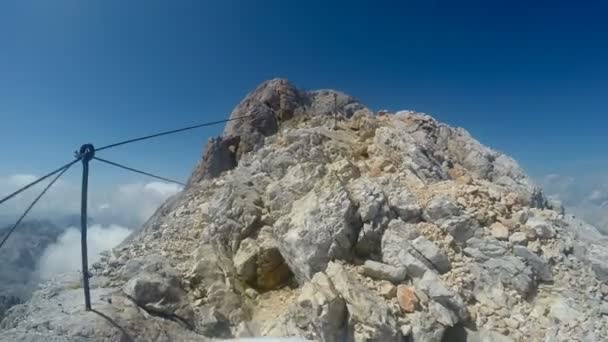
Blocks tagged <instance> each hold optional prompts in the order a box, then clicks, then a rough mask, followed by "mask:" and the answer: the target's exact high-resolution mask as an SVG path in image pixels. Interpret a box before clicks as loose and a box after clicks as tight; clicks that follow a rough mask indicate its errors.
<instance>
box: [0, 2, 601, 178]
mask: <svg viewBox="0 0 608 342" xmlns="http://www.w3.org/2000/svg"><path fill="white" fill-rule="evenodd" d="M404 3H405V4H404ZM601 3H602V2H601V1H579V2H575V1H522V2H517V1H491V2H488V1H478V2H467V1H464V2H463V1H457V2H456V1H419V2H412V1H365V2H357V1H344V2H337V1H334V2H331V3H330V2H329V1H312V0H311V1H297V2H295V1H238V2H237V1H225V0H224V1H215V4H212V3H211V1H154V0H146V1H124V0H123V1H114V0H103V1H102V0H99V1H92V0H90V1H80V0H55V1H45V0H38V1H32V0H18V1H17V0H12V1H11V0H6V1H2V2H1V3H0V119H1V120H0V157H1V158H2V163H1V164H0V175H10V174H13V173H37V174H40V173H42V172H44V171H46V170H48V169H50V168H52V167H55V166H56V165H59V164H61V163H62V162H64V161H66V160H68V159H69V158H70V157H71V153H72V151H73V150H74V149H76V148H77V147H78V146H79V145H80V144H81V143H84V142H93V143H95V144H98V145H103V144H106V143H110V142H114V141H116V140H122V139H124V138H130V137H132V136H138V135H141V134H148V133H153V132H156V131H159V130H165V129H170V128H176V127H180V126H183V125H189V124H194V123H198V122H201V121H202V122H204V121H207V120H218V119H222V118H226V117H227V116H228V115H229V113H230V111H231V109H232V108H233V107H234V106H235V105H236V104H237V103H238V101H239V100H240V99H241V98H242V97H243V96H244V95H245V94H246V93H247V92H248V91H250V90H251V89H253V88H254V87H255V86H256V85H257V84H259V83H260V82H262V81H263V80H265V79H269V78H273V77H285V78H288V79H290V80H292V81H293V82H294V83H295V84H296V85H298V86H300V87H304V88H307V89H316V88H335V89H340V90H343V91H345V92H348V93H350V94H352V95H354V96H355V97H358V98H359V99H360V100H362V101H363V102H364V103H366V104H367V105H368V106H370V107H372V108H374V109H382V108H386V109H392V110H396V109H414V110H418V111H423V112H427V113H430V114H433V115H434V116H436V117H437V118H438V119H440V120H442V121H445V122H448V123H450V124H453V125H459V126H462V127H465V128H466V129H468V130H469V131H470V132H471V133H472V134H473V135H474V136H475V137H477V138H478V139H479V140H481V141H482V142H483V143H485V144H487V145H490V146H492V147H494V148H497V149H499V150H502V151H505V152H507V153H508V154H510V155H512V156H514V157H515V158H516V159H518V160H519V161H520V162H521V163H522V164H523V165H524V166H525V167H526V168H527V169H528V170H529V171H530V172H531V173H532V174H534V175H543V174H547V173H553V172H558V173H559V172H579V171H588V170H589V169H593V170H604V171H606V170H608V157H607V151H608V149H607V147H608V143H607V142H606V137H607V136H608V134H607V131H608V115H607V114H608V67H607V63H608V19H607V17H608V8H607V7H606V5H602V4H601ZM604 3H606V2H604ZM220 130H221V127H216V128H212V129H206V130H200V131H197V132H196V133H191V134H184V135H179V136H173V137H171V138H163V139H159V140H157V141H155V142H153V143H146V144H135V145H131V146H125V147H124V148H120V149H117V150H113V151H108V153H104V154H103V156H105V157H107V158H108V159H112V160H116V161H119V162H124V163H127V164H129V165H132V166H135V167H141V168H144V169H146V170H150V171H156V172H158V173H160V174H163V175H166V176H170V177H175V178H181V179H185V178H186V177H187V176H188V174H189V172H190V170H191V168H192V166H193V165H194V164H195V162H196V160H197V159H198V158H199V156H200V154H201V149H202V146H203V143H204V141H206V139H207V138H208V137H209V136H210V135H212V134H218V133H219V132H220ZM565 170H570V171H565ZM94 172H95V177H97V179H102V180H105V181H118V180H126V179H136V178H137V176H131V175H126V174H124V173H122V172H115V171H112V170H110V169H107V168H105V167H103V168H102V167H101V166H100V167H97V168H96V169H95V171H94ZM77 176H78V175H77V172H76V173H75V174H74V173H73V175H72V177H74V178H77Z"/></svg>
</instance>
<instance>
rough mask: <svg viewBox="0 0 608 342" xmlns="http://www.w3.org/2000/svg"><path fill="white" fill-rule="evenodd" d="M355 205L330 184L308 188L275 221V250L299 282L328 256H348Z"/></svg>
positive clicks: (357, 222)
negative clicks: (279, 253) (311, 189)
mask: <svg viewBox="0 0 608 342" xmlns="http://www.w3.org/2000/svg"><path fill="white" fill-rule="evenodd" d="M361 225H362V224H361V218H360V217H359V215H358V214H357V208H356V206H355V205H354V204H353V203H352V202H351V201H350V199H349V197H348V194H347V193H346V191H344V189H342V188H341V187H339V186H336V185H334V186H333V188H329V187H324V188H320V189H316V190H315V191H312V192H310V193H309V194H308V195H306V196H305V197H304V198H302V199H301V200H299V201H297V202H296V203H295V204H294V206H293V209H292V211H291V213H290V215H288V216H286V217H283V218H281V220H279V222H277V224H276V225H275V230H276V232H277V234H278V235H279V236H280V237H279V239H278V245H279V250H280V251H281V254H282V255H283V257H284V258H285V261H286V262H287V264H288V265H289V266H290V269H291V270H292V271H293V272H294V274H295V276H296V278H297V279H298V281H300V282H305V280H307V279H311V277H312V275H313V274H314V273H316V272H319V271H324V270H325V267H326V266H327V263H328V262H329V261H330V260H332V259H345V260H348V259H350V258H351V257H352V254H351V253H352V252H351V251H352V247H353V245H354V244H355V242H356V239H357V236H358V234H359V230H360V229H361Z"/></svg>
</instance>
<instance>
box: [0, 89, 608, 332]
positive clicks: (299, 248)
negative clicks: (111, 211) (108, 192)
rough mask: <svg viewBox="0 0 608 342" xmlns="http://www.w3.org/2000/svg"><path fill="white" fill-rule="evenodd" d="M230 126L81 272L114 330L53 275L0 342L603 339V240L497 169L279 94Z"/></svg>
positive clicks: (354, 106) (402, 124)
mask: <svg viewBox="0 0 608 342" xmlns="http://www.w3.org/2000/svg"><path fill="white" fill-rule="evenodd" d="M247 115H252V116H250V117H247V118H245V119H242V120H239V121H233V122H231V123H230V124H228V125H227V126H226V129H225V131H224V136H222V137H219V138H215V139H211V140H210V141H209V142H208V144H207V147H206V149H205V154H204V157H203V159H202V160H201V162H200V163H199V164H198V166H197V167H196V169H195V170H194V171H193V174H192V176H191V179H190V181H189V186H188V187H187V188H186V189H185V190H184V191H183V192H182V193H181V194H179V195H177V196H176V197H174V198H173V199H171V200H170V201H169V202H168V203H166V204H165V205H164V206H163V207H161V208H160V209H159V210H158V211H157V213H156V214H155V215H154V216H153V217H152V218H151V219H150V220H149V221H148V222H147V223H146V225H144V226H143V227H142V229H141V230H140V231H139V232H138V233H137V234H136V235H134V236H132V237H131V238H130V239H129V241H128V242H127V243H125V244H123V245H122V246H121V247H120V248H118V249H116V250H114V251H113V252H111V253H108V254H107V255H106V257H105V258H104V259H103V261H102V262H101V263H99V264H96V265H94V267H93V271H94V277H93V279H92V280H93V286H94V290H93V293H92V297H93V306H94V308H96V309H97V310H98V311H99V312H102V313H104V314H105V315H106V316H107V317H109V318H111V320H112V322H114V323H115V324H116V325H118V326H120V327H121V328H122V329H123V330H122V331H121V330H120V329H117V327H116V326H112V325H110V324H109V323H108V321H107V320H106V319H104V318H103V317H101V316H99V315H98V314H95V313H91V312H88V313H87V312H84V310H83V308H82V304H81V303H80V301H81V300H82V297H81V296H82V294H81V289H79V288H77V287H78V283H77V280H75V279H77V278H73V277H72V278H70V277H69V276H63V277H61V278H60V279H57V280H56V281H54V282H51V283H49V284H48V285H47V286H46V287H45V288H43V289H42V290H40V291H38V292H37V293H36V294H35V295H34V297H33V298H32V300H31V301H30V302H29V303H26V304H24V305H18V306H16V307H14V308H13V309H11V310H10V312H9V314H8V317H7V318H6V319H5V320H4V321H3V322H2V326H3V328H4V329H5V331H3V337H0V339H2V340H7V338H9V339H23V340H28V339H29V340H32V341H34V340H36V338H42V337H44V338H47V339H49V338H51V337H52V338H55V340H57V341H79V340H86V339H90V340H105V341H114V340H118V339H121V338H122V340H128V338H127V335H128V336H130V337H131V338H133V339H135V340H142V341H172V340H192V341H199V340H201V341H202V340H207V339H210V338H230V337H243V336H259V335H265V336H300V337H303V338H307V339H316V340H322V341H402V340H404V338H407V339H410V340H412V341H442V340H444V341H456V340H466V341H479V340H489V341H545V340H564V339H566V340H571V339H572V338H574V337H576V338H579V339H581V340H589V341H596V340H603V339H606V338H607V337H608V324H607V322H606V318H605V317H604V316H603V315H604V314H608V307H607V306H606V303H605V302H604V298H605V297H606V296H607V295H608V285H607V284H606V281H608V262H607V261H606V260H608V259H607V258H606V257H607V256H608V250H607V247H606V246H608V245H607V244H606V239H605V238H604V237H603V236H601V234H599V233H598V232H597V230H595V229H594V228H593V227H591V226H588V225H585V224H584V223H582V222H580V221H578V220H576V219H574V218H572V217H569V216H566V215H564V214H563V212H562V209H561V208H560V207H559V206H558V205H552V204H551V203H548V201H547V200H546V199H545V198H544V196H543V195H542V192H541V191H540V189H539V188H537V187H536V186H535V185H534V184H533V183H532V182H531V181H530V179H529V178H528V177H527V176H526V175H525V173H524V172H523V171H522V170H521V168H520V167H519V166H518V165H517V163H516V162H515V161H514V160H513V159H511V158H509V157H508V156H506V155H504V154H502V153H499V152H496V151H494V150H492V149H490V148H487V147H485V146H483V145H481V144H480V143H479V142H477V141H476V140H475V139H473V138H472V137H471V136H470V135H469V134H468V133H467V132H466V131H465V130H463V129H460V128H452V127H449V126H448V125H445V124H442V123H440V122H437V121H436V120H435V119H433V118H432V117H430V116H428V115H424V114H419V113H415V112H409V111H406V112H398V113H395V114H394V115H375V114H374V113H372V112H371V111H369V110H368V109H367V108H366V107H365V106H363V105H362V104H360V103H358V102H357V101H356V100H355V99H353V98H352V97H350V96H348V95H345V94H342V93H339V92H334V91H330V90H324V91H313V92H305V91H300V90H298V89H296V88H295V87H293V86H292V85H291V84H290V83H289V82H287V81H285V80H271V81H268V82H265V83H264V84H262V85H260V86H259V87H258V88H257V89H255V90H254V91H253V92H252V93H250V94H249V95H248V96H247V97H246V98H245V99H244V100H243V101H242V102H241V103H240V104H239V105H238V106H237V107H236V109H235V110H234V112H233V113H232V114H231V117H233V118H237V117H244V116H247ZM59 304H61V305H62V307H61V309H59V308H58V306H59ZM5 336H6V337H5Z"/></svg>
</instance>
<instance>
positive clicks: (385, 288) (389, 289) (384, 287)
mask: <svg viewBox="0 0 608 342" xmlns="http://www.w3.org/2000/svg"><path fill="white" fill-rule="evenodd" d="M378 291H379V292H380V295H381V296H382V297H384V298H386V299H391V298H393V297H395V296H396V295H397V287H396V286H395V285H393V284H392V283H391V282H390V281H382V282H380V286H379V287H378Z"/></svg>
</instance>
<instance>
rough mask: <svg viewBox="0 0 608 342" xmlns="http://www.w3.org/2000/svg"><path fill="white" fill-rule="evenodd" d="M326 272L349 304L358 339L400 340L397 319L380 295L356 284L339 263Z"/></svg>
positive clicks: (332, 265) (331, 264) (330, 264)
mask: <svg viewBox="0 0 608 342" xmlns="http://www.w3.org/2000/svg"><path fill="white" fill-rule="evenodd" d="M326 273H327V275H328V277H329V278H330V279H331V281H332V283H333V284H334V286H335V288H336V291H337V292H338V293H340V295H341V296H342V298H344V300H345V301H346V305H347V307H348V315H349V324H351V325H354V326H355V334H356V335H355V340H363V339H365V338H367V339H371V340H376V341H400V339H401V334H400V332H399V331H398V329H397V320H396V319H395V317H394V316H393V315H392V313H391V311H390V309H389V307H388V306H387V305H386V304H385V303H384V302H383V300H382V299H381V298H380V297H379V296H377V295H375V294H374V293H372V292H370V290H368V289H367V288H365V287H364V286H363V285H361V284H359V283H358V282H356V281H355V280H354V279H353V278H352V276H350V275H349V274H348V273H347V272H346V271H345V270H344V267H343V266H342V265H340V264H338V263H334V262H331V263H329V265H328V266H327V271H326Z"/></svg>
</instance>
